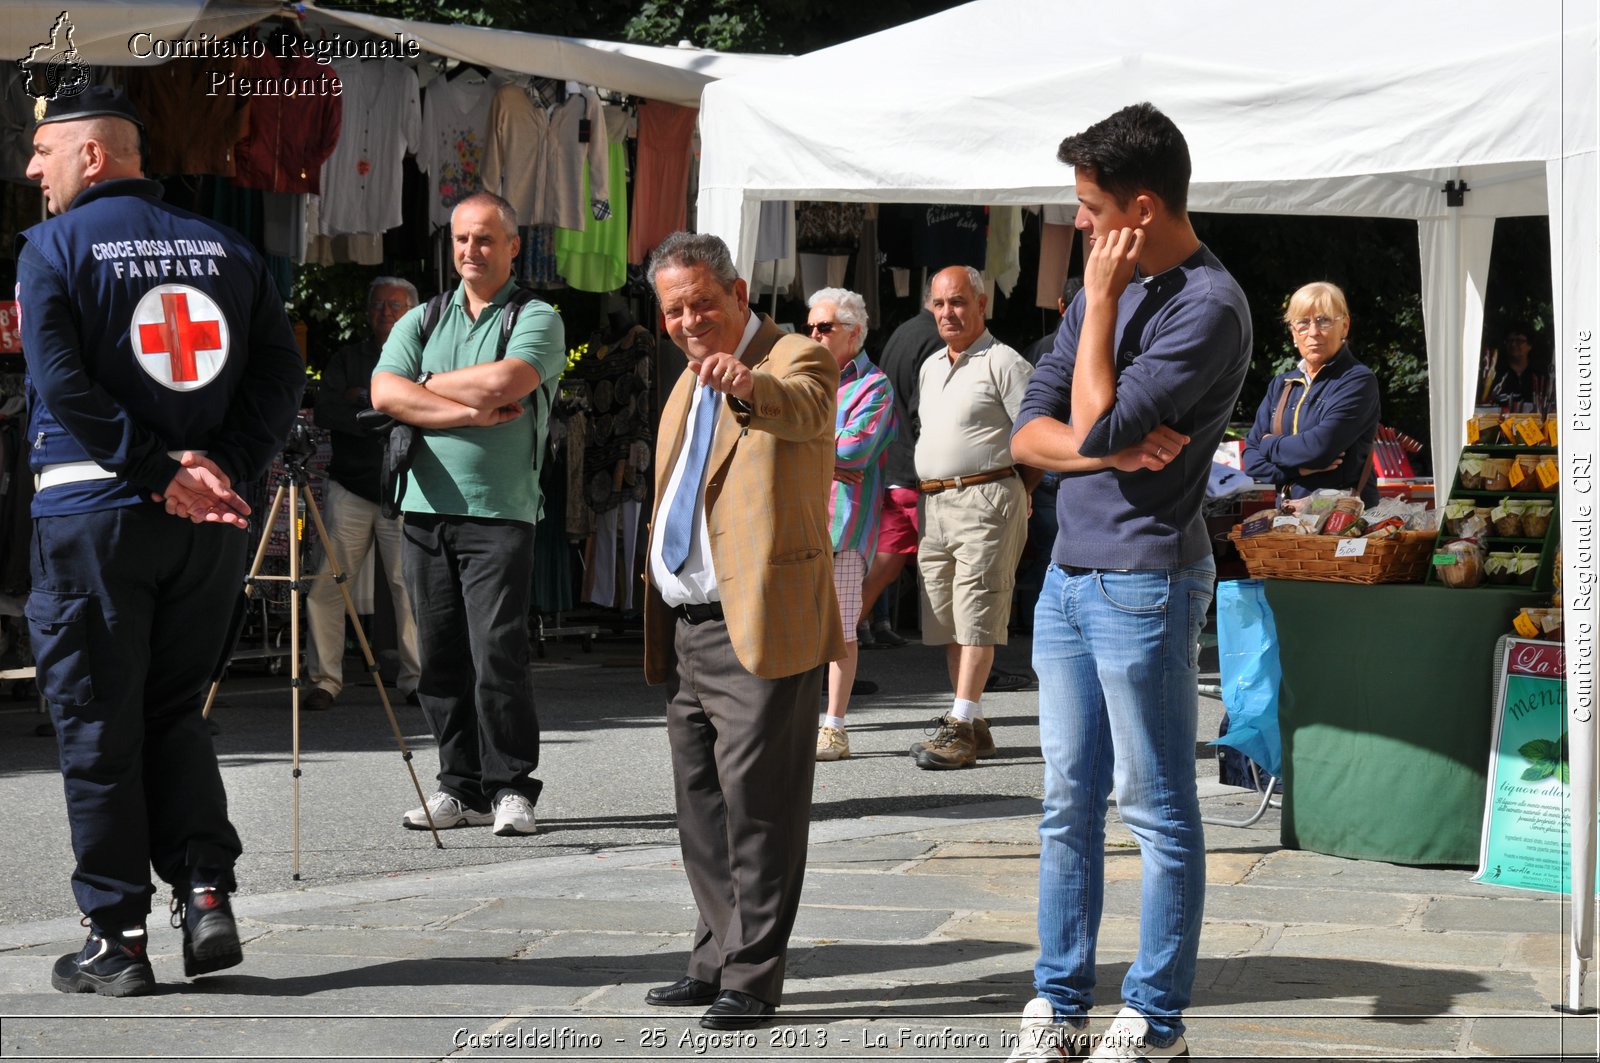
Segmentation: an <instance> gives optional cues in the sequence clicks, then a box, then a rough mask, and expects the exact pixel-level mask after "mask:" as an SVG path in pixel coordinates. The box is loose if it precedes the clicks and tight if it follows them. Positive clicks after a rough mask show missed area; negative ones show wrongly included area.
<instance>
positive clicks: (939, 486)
mask: <svg viewBox="0 0 1600 1063" xmlns="http://www.w3.org/2000/svg"><path fill="white" fill-rule="evenodd" d="M1016 474H1017V470H1016V469H1015V468H1013V467H1012V466H1010V465H1006V466H1004V467H1002V468H999V469H990V470H989V471H988V472H975V473H973V474H972V475H971V476H952V477H951V478H950V479H948V480H922V481H920V482H919V483H918V484H917V487H918V488H919V489H920V490H921V491H922V493H923V494H925V495H936V494H938V493H939V492H940V491H953V490H955V489H956V488H958V487H971V486H972V485H973V484H992V483H994V482H995V481H996V480H1006V479H1010V478H1011V477H1013V476H1015V475H1016Z"/></svg>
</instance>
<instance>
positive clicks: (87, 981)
mask: <svg viewBox="0 0 1600 1063" xmlns="http://www.w3.org/2000/svg"><path fill="white" fill-rule="evenodd" d="M145 940H146V935H145V932H144V927H142V926H136V927H130V928H129V929H127V930H123V931H120V932H107V931H104V930H100V929H98V928H97V927H95V926H93V925H91V926H90V927H89V939H88V940H87V941H85V942H84V943H83V948H82V949H81V950H79V951H78V953H77V954H76V955H73V956H63V957H61V958H60V959H59V960H57V961H56V965H55V968H54V969H53V970H52V971H51V972H50V984H51V985H53V986H55V987H56V988H57V989H59V990H61V991H62V992H63V993H99V994H100V995H101V996H106V997H136V996H140V995H141V994H144V993H149V992H151V991H152V990H154V989H155V987H156V974H155V971H153V970H151V969H150V957H149V956H148V955H146V953H145Z"/></svg>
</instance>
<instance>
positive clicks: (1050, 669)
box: [1011, 103, 1251, 1060]
mask: <svg viewBox="0 0 1600 1063" xmlns="http://www.w3.org/2000/svg"><path fill="white" fill-rule="evenodd" d="M1058 157H1059V158H1060V160H1061V161H1062V162H1064V163H1066V164H1067V165H1069V166H1072V167H1073V168H1074V171H1075V182H1076V187H1077V195H1078V203H1079V206H1078V215H1077V221H1076V224H1077V227H1078V228H1079V229H1082V230H1085V231H1086V233H1087V235H1088V239H1089V243H1090V252H1089V256H1088V259H1087V261H1086V263H1085V266H1084V290H1083V292H1082V294H1080V295H1079V296H1078V297H1077V298H1076V299H1074V300H1073V303H1072V305H1071V306H1070V307H1068V309H1067V312H1066V316H1065V318H1064V319H1063V321H1062V323H1061V329H1060V331H1059V332H1058V333H1057V336H1056V343H1055V348H1054V349H1053V350H1052V351H1051V352H1050V353H1049V354H1047V355H1046V356H1045V357H1044V358H1043V359H1041V361H1040V363H1039V368H1038V370H1037V372H1036V373H1035V374H1034V376H1033V379H1032V381H1031V382H1030V383H1029V386H1028V392H1027V396H1026V398H1025V399H1024V400H1023V403H1022V409H1021V412H1020V414H1019V416H1018V417H1017V425H1016V428H1015V430H1014V434H1013V436H1012V441H1011V446H1012V452H1013V454H1014V456H1015V458H1016V460H1018V461H1020V462H1025V463H1026V464H1029V465H1033V466H1036V467H1039V468H1044V469H1049V470H1055V471H1059V472H1063V473H1065V474H1066V475H1065V476H1063V478H1062V480H1061V487H1060V492H1059V497H1058V502H1057V513H1058V516H1059V518H1060V522H1061V530H1060V532H1059V534H1058V535H1057V537H1056V542H1055V547H1054V549H1053V550H1052V552H1051V560H1052V564H1051V566H1050V570H1049V573H1048V574H1047V575H1046V577H1045V584H1044V590H1043V593H1042V594H1041V595H1040V597H1039V604H1038V608H1037V610H1036V612H1035V616H1034V643H1033V647H1034V648H1033V653H1034V660H1033V666H1034V670H1035V671H1036V672H1037V673H1038V674H1039V732H1040V740H1041V744H1042V746H1043V749H1044V757H1045V796H1044V817H1043V820H1042V822H1041V823H1040V826H1039V834H1040V840H1041V849H1040V853H1041V855H1040V868H1039V942H1040V955H1039V961H1038V963H1037V965H1036V966H1035V968H1034V984H1035V989H1036V993H1037V998H1036V999H1035V1000H1033V1001H1032V1002H1031V1003H1029V1005H1028V1006H1027V1008H1026V1010H1025V1011H1024V1012H1023V1024H1022V1025H1023V1037H1022V1039H1021V1046H1020V1047H1019V1048H1018V1049H1017V1052H1016V1053H1015V1054H1014V1055H1013V1057H1012V1058H1013V1059H1014V1060H1028V1059H1058V1058H1059V1053H1058V1048H1063V1047H1066V1046H1068V1044H1069V1042H1070V1043H1072V1044H1073V1045H1075V1046H1078V1047H1080V1048H1081V1047H1083V1046H1086V1045H1088V1044H1094V1045H1095V1046H1096V1047H1095V1048H1094V1051H1093V1053H1092V1054H1091V1055H1090V1058H1092V1059H1167V1058H1171V1057H1174V1056H1180V1055H1187V1054H1188V1050H1187V1046H1186V1044H1185V1042H1184V1037H1183V1030H1184V1027H1183V1017H1182V1012H1183V1009H1184V1008H1185V1006H1186V1005H1187V1004H1188V1003H1189V996H1190V990H1191V987H1192V985H1193V982H1194V974H1195V962H1196V957H1197V955H1198V952H1199V937H1200V925H1201V914H1202V904H1203V895H1204V890H1205V844H1204V838H1203V835H1202V830H1201V825H1200V806H1199V801H1198V798H1197V795H1196V790H1195V776H1194V743H1195V727H1196V724H1195V718H1196V715H1197V711H1198V693H1197V687H1196V683H1197V665H1198V656H1199V645H1198V639H1199V635H1200V629H1201V627H1202V626H1203V625H1204V624H1205V615H1206V609H1207V607H1208V606H1209V605H1210V602H1211V596H1212V588H1213V584H1214V581H1215V576H1216V568H1215V564H1214V563H1213V561H1212V556H1211V543H1210V539H1209V537H1208V536H1207V535H1206V529H1205V524H1204V522H1203V521H1202V520H1201V516H1200V503H1201V501H1202V499H1203V498H1204V495H1205V487H1206V477H1207V474H1208V473H1209V471H1210V468H1211V455H1212V452H1213V451H1215V449H1216V446H1217V443H1218V442H1219V441H1220V440H1221V438H1222V433H1223V429H1224V427H1225V426H1226V425H1227V422H1228V418H1229V417H1230V416H1231V414H1232V413H1233V408H1234V403H1235V402H1237V401H1238V397H1239V389H1240V387H1241V385H1242V384H1243V383H1244V376H1245V369H1246V367H1247V366H1248V365H1249V361H1250V344H1251V326H1250V311H1249V307H1248V305H1247V303H1246V302H1245V297H1244V293H1243V292H1242V291H1240V289H1239V286H1238V284H1236V283H1235V282H1234V280H1233V278H1232V277H1231V276H1229V274H1228V272H1227V270H1225V269H1224V268H1223V267H1222V264H1221V263H1220V262H1218V261H1217V259H1216V256H1214V255H1213V254H1212V253H1211V252H1210V251H1209V250H1208V249H1207V248H1206V247H1205V245H1203V244H1202V243H1201V242H1200V240H1199V238H1198V237H1197V236H1196V235H1195V232H1194V228H1193V226H1192V225H1191V224H1190V222H1189V216H1188V212H1187V198H1188V187H1189V149H1188V145H1187V144H1186V143H1185V141H1184V138H1183V134H1182V133H1181V132H1179V130H1178V128H1177V126H1175V125H1174V124H1173V123H1172V121H1171V120H1170V119H1169V118H1167V117H1166V116H1165V115H1163V114H1162V113H1161V112H1160V111H1158V110H1156V109H1155V108H1154V107H1152V106H1151V105H1149V104H1147V103H1142V104H1136V105H1134V106H1131V107H1127V108H1124V109H1123V110H1121V111H1118V112H1117V113H1116V114H1113V115H1111V116H1110V117H1109V118H1106V119H1104V120H1103V121H1100V122H1097V123H1096V124H1095V125H1093V126H1091V127H1089V129H1087V130H1085V131H1084V132H1082V133H1079V134H1077V135H1075V136H1071V137H1068V138H1067V139H1066V140H1064V141H1063V142H1062V144H1061V149H1060V151H1059V153H1058ZM1113 787H1114V788H1115V790H1116V793H1117V810H1118V813H1119V814H1120V815H1121V817H1122V820H1123V822H1124V823H1126V824H1127V825H1128V828H1129V829H1130V830H1132V831H1133V834H1134V836H1135V837H1136V838H1137V839H1138V842H1139V849H1140V854H1141V859H1142V869H1143V876H1142V877H1143V890H1142V896H1141V903H1140V907H1141V912H1140V926H1139V952H1138V955H1137V957H1136V958H1135V959H1134V962H1133V965H1132V966H1131V967H1130V968H1129V969H1128V974H1127V977H1126V978H1125V979H1124V980H1123V984H1122V1000H1123V1004H1124V1007H1123V1009H1122V1012H1121V1014H1120V1015H1118V1016H1117V1018H1116V1020H1115V1021H1114V1022H1113V1023H1112V1025H1111V1027H1110V1028H1109V1029H1108V1030H1107V1031H1106V1032H1105V1033H1104V1034H1102V1035H1100V1036H1098V1037H1094V1038H1088V1037H1087V1036H1086V1032H1085V1021H1086V1016H1087V1015H1088V1012H1089V1009H1090V1007H1091V1006H1092V1005H1093V1002H1094V1001H1093V993H1094V976H1095V966H1094V964H1095V939H1096V936H1097V934H1098V931H1099V923H1100V913H1101V906H1102V902H1103V899H1104V892H1105V889H1104V888H1105V818H1106V805H1107V797H1108V795H1109V794H1110V792H1111V790H1112V789H1113Z"/></svg>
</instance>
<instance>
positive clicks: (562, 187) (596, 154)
mask: <svg viewBox="0 0 1600 1063" xmlns="http://www.w3.org/2000/svg"><path fill="white" fill-rule="evenodd" d="M585 167H587V169H588V177H589V187H590V189H591V192H590V194H589V195H587V196H585V194H584V191H583V184H584V182H583V178H584V172H585ZM610 189H611V171H610V138H609V137H607V135H606V117H605V110H604V109H603V108H602V107H601V106H600V97H599V96H598V95H596V93H595V91H594V89H592V88H590V87H589V86H587V85H584V86H582V91H580V92H575V93H572V94H571V95H569V96H568V97H567V98H566V99H565V100H563V101H562V102H561V104H560V105H559V106H557V107H555V108H554V109H552V110H551V111H550V128H549V132H548V134H547V141H546V149H545V153H544V174H543V176H542V178H541V180H540V185H539V197H540V198H539V202H538V207H537V209H536V216H535V217H534V218H533V219H531V220H533V221H535V222H543V223H545V224H548V225H555V226H558V227H560V228H562V229H577V230H579V231H582V230H583V228H584V227H585V226H586V225H588V223H589V219H590V218H593V219H594V220H596V221H603V220H605V219H606V218H609V217H610V216H611V203H610Z"/></svg>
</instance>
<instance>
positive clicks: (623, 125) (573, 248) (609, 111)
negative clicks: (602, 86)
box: [556, 107, 632, 292]
mask: <svg viewBox="0 0 1600 1063" xmlns="http://www.w3.org/2000/svg"><path fill="white" fill-rule="evenodd" d="M605 113H606V139H607V140H608V141H609V142H610V152H609V154H610V158H609V162H608V166H607V169H608V170H609V172H610V174H611V191H610V193H609V195H608V196H607V198H608V199H609V200H610V202H611V217H609V218H607V219H606V220H604V221H591V222H589V224H588V226H587V227H586V228H584V230H583V231H582V232H579V231H577V230H575V229H557V230H556V268H557V269H558V270H559V271H560V273H561V275H562V276H563V277H565V278H566V279H567V283H568V284H570V285H571V286H572V287H574V288H576V289H578V290H579V291H583V292H614V291H616V290H617V289H619V288H621V287H622V286H623V285H624V284H626V283H627V282H628V151H627V148H626V146H625V145H624V141H626V140H627V138H628V132H629V130H630V128H631V121H632V120H631V119H630V118H629V116H628V114H627V112H625V111H624V110H623V109H622V108H621V107H607V108H606V109H605ZM582 196H583V198H584V199H592V198H593V197H592V195H591V192H590V186H589V173H588V171H585V172H584V174H583V188H582Z"/></svg>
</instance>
